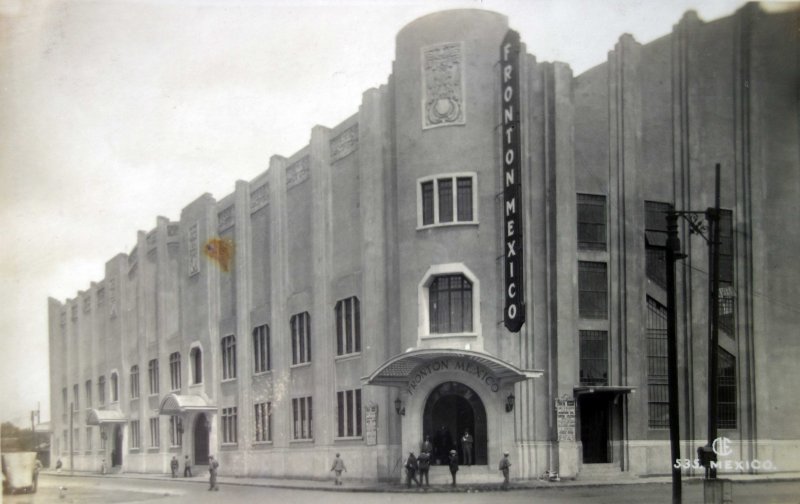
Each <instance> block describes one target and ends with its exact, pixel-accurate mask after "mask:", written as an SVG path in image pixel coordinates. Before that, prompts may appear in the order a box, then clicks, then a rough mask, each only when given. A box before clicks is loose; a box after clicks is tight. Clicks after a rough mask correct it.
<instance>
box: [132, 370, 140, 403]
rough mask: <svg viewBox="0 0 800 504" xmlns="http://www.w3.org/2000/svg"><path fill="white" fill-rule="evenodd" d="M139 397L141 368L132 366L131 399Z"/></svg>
mask: <svg viewBox="0 0 800 504" xmlns="http://www.w3.org/2000/svg"><path fill="white" fill-rule="evenodd" d="M138 397H139V366H131V399H137V398H138Z"/></svg>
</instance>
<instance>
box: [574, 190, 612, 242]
mask: <svg viewBox="0 0 800 504" xmlns="http://www.w3.org/2000/svg"><path fill="white" fill-rule="evenodd" d="M578 248H579V249H582V250H605V249H606V197H605V196H598V195H594V194H578Z"/></svg>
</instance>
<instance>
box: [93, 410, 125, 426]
mask: <svg viewBox="0 0 800 504" xmlns="http://www.w3.org/2000/svg"><path fill="white" fill-rule="evenodd" d="M127 421H128V417H126V416H125V415H124V414H123V413H122V412H121V411H119V410H99V409H95V408H92V409H90V410H89V413H88V415H87V416H86V425H103V424H115V423H126V422H127Z"/></svg>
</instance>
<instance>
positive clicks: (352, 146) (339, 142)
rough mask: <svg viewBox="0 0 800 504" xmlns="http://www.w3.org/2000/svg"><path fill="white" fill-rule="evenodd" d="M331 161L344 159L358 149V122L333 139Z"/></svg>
mask: <svg viewBox="0 0 800 504" xmlns="http://www.w3.org/2000/svg"><path fill="white" fill-rule="evenodd" d="M330 147H331V163H335V162H336V161H339V160H340V159H344V158H346V157H347V156H349V155H350V154H352V153H354V152H355V151H356V150H358V124H356V125H355V126H352V127H350V128H348V129H346V130H344V131H343V132H341V133H340V134H339V135H337V136H336V137H335V138H334V139H333V140H331V146H330Z"/></svg>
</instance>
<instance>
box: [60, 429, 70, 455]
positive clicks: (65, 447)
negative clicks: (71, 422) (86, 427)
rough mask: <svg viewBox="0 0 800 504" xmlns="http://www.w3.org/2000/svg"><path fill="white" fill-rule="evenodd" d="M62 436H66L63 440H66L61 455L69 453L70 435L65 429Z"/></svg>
mask: <svg viewBox="0 0 800 504" xmlns="http://www.w3.org/2000/svg"><path fill="white" fill-rule="evenodd" d="M62 435H63V436H64V437H63V438H62V439H63V440H64V451H62V452H61V453H67V452H68V451H69V434H68V431H67V429H64V431H63V432H62Z"/></svg>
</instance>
